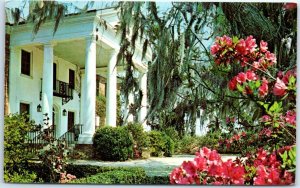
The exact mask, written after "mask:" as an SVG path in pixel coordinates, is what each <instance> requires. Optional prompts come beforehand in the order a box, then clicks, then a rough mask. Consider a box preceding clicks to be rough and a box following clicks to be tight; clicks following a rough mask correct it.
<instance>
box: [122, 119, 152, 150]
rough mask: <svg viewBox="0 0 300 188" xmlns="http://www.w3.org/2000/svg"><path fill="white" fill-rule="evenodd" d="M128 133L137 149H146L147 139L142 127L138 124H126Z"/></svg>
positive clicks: (148, 141)
mask: <svg viewBox="0 0 300 188" xmlns="http://www.w3.org/2000/svg"><path fill="white" fill-rule="evenodd" d="M126 128H127V129H128V131H129V132H130V133H131V135H132V138H133V140H134V142H135V143H136V144H137V145H138V147H139V148H144V147H148V146H149V144H150V140H149V137H147V135H146V133H145V132H144V128H143V125H142V124H140V123H128V125H127V127H126Z"/></svg>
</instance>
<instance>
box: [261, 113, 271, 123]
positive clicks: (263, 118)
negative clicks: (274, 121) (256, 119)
mask: <svg viewBox="0 0 300 188" xmlns="http://www.w3.org/2000/svg"><path fill="white" fill-rule="evenodd" d="M261 121H262V122H269V121H271V117H270V116H268V115H264V116H262V117H261Z"/></svg>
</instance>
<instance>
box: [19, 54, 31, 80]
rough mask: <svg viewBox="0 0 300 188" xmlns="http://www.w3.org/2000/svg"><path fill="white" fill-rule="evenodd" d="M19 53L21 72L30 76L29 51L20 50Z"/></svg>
mask: <svg viewBox="0 0 300 188" xmlns="http://www.w3.org/2000/svg"><path fill="white" fill-rule="evenodd" d="M21 55H22V57H21V74H25V75H28V76H30V64H31V53H30V52H27V51H25V50H22V52H21Z"/></svg>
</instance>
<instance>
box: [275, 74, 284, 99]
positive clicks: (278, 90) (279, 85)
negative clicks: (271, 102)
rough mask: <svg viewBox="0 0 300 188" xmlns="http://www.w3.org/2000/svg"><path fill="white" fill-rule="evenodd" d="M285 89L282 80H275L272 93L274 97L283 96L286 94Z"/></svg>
mask: <svg viewBox="0 0 300 188" xmlns="http://www.w3.org/2000/svg"><path fill="white" fill-rule="evenodd" d="M286 90H287V87H286V85H285V84H284V82H283V81H282V80H280V79H279V78H277V80H276V83H275V85H274V88H273V93H274V95H276V96H283V95H285V94H286Z"/></svg>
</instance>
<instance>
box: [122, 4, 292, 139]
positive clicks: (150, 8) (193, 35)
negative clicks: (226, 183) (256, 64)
mask: <svg viewBox="0 0 300 188" xmlns="http://www.w3.org/2000/svg"><path fill="white" fill-rule="evenodd" d="M160 5H161V4H160ZM163 7H164V6H163ZM118 8H119V9H120V16H119V17H120V25H119V27H118V31H119V33H120V34H121V42H120V44H121V49H120V53H119V58H118V59H119V62H122V60H123V61H127V62H129V63H128V64H127V65H128V67H129V68H128V72H127V76H126V79H125V81H126V83H127V85H124V86H125V87H124V88H123V89H124V91H127V92H128V91H130V90H137V87H136V86H137V84H136V83H134V79H133V78H132V73H131V71H132V70H133V69H132V68H130V67H132V63H130V62H131V61H132V57H133V55H134V53H135V51H136V42H137V41H139V42H141V43H143V56H144V54H145V53H146V51H147V49H148V48H150V49H151V51H152V53H153V56H152V59H151V61H149V62H148V66H149V72H148V90H149V95H148V96H149V113H148V116H147V117H148V121H149V123H150V124H152V125H153V126H157V127H158V128H162V127H161V126H175V127H176V128H177V129H178V130H181V131H182V130H183V129H184V128H185V127H183V124H184V123H185V122H183V120H184V116H188V117H189V118H188V119H189V121H190V122H188V123H187V125H191V126H192V125H194V123H195V120H196V117H197V114H198V115H199V114H200V115H201V116H202V118H201V119H202V120H204V119H205V118H209V119H210V120H211V122H213V123H214V124H215V125H216V126H218V125H219V123H220V120H221V119H225V117H226V116H230V115H231V114H237V116H238V120H239V123H240V124H242V125H244V126H250V125H251V124H253V122H254V121H255V120H256V119H257V118H258V117H260V115H261V113H262V110H261V109H260V108H258V110H256V111H254V110H253V113H249V107H250V108H251V107H253V109H256V108H257V107H258V106H257V103H255V101H254V100H255V99H251V98H250V99H249V98H245V97H244V96H242V95H239V94H236V95H232V94H229V92H228V90H227V89H226V86H227V83H228V81H229V79H230V78H231V77H232V76H233V75H235V74H236V73H237V72H240V71H241V68H240V67H234V71H233V72H230V73H229V71H228V70H226V68H220V67H216V66H215V65H214V62H213V61H212V59H211V55H210V52H209V46H210V44H211V43H212V40H213V39H214V38H215V37H216V36H220V35H223V34H226V35H235V36H238V37H244V36H248V35H253V37H254V38H256V39H258V41H260V40H264V41H267V42H268V43H269V46H270V47H269V48H270V49H271V50H273V51H275V53H276V55H277V59H278V63H277V68H280V69H284V70H285V69H289V68H292V67H294V66H295V65H296V9H286V8H285V6H284V4H283V3H208V2H205V3H204V2H193V3H188V2H184V3H169V6H168V9H167V10H163V9H161V8H160V7H159V4H157V3H155V2H120V3H119V7H118ZM275 72H276V70H274V73H275ZM129 80H130V81H132V82H131V84H129V85H128V81H129ZM220 86H221V87H220ZM232 99H239V100H232ZM245 107H247V109H248V111H247V112H246V111H245ZM200 109H203V113H199V111H200ZM190 131H191V134H194V133H195V129H194V128H193V127H191V129H190Z"/></svg>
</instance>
